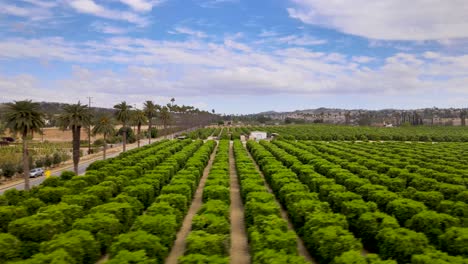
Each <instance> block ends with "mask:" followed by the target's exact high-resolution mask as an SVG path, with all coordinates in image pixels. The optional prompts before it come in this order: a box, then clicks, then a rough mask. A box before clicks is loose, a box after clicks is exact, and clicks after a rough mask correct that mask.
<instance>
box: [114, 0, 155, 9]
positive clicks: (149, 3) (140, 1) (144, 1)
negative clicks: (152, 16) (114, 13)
mask: <svg viewBox="0 0 468 264" xmlns="http://www.w3.org/2000/svg"><path fill="white" fill-rule="evenodd" d="M119 1H120V2H122V3H123V4H126V5H128V6H129V7H131V8H132V9H133V10H135V11H138V12H148V11H151V9H153V6H156V5H159V4H161V3H163V2H164V0H119Z"/></svg>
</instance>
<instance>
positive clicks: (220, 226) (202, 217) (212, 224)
mask: <svg viewBox="0 0 468 264" xmlns="http://www.w3.org/2000/svg"><path fill="white" fill-rule="evenodd" d="M192 230H203V231H205V232H207V233H210V234H229V232H230V230H231V226H230V224H229V221H228V219H226V217H224V216H223V214H221V215H216V214H210V213H203V214H197V215H195V216H194V217H193V220H192Z"/></svg>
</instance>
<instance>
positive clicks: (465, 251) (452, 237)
mask: <svg viewBox="0 0 468 264" xmlns="http://www.w3.org/2000/svg"><path fill="white" fill-rule="evenodd" d="M439 243H440V248H441V249H442V250H444V251H447V252H448V253H449V254H452V255H461V256H464V257H468V246H467V245H468V228H466V227H464V228H462V227H452V228H449V229H448V230H447V231H446V232H445V233H444V234H442V235H440V236H439Z"/></svg>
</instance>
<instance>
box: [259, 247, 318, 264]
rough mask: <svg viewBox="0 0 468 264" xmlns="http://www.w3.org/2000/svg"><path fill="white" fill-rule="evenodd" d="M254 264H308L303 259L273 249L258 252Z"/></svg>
mask: <svg viewBox="0 0 468 264" xmlns="http://www.w3.org/2000/svg"><path fill="white" fill-rule="evenodd" d="M253 263H258V264H283V263H287V264H306V263H309V262H307V261H306V260H305V259H304V258H303V257H301V256H297V255H292V254H285V253H283V252H280V251H274V250H271V249H267V250H263V251H260V252H257V253H256V254H255V256H254V261H253Z"/></svg>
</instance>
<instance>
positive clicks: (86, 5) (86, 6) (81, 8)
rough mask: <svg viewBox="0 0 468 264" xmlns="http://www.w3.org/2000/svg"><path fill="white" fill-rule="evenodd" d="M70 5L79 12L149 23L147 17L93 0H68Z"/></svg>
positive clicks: (145, 24)
mask: <svg viewBox="0 0 468 264" xmlns="http://www.w3.org/2000/svg"><path fill="white" fill-rule="evenodd" d="M68 1H69V2H68V3H69V5H70V6H71V7H72V8H73V9H75V10H76V11H77V12H79V13H83V14H88V15H94V16H97V17H101V18H106V19H112V20H121V21H126V22H129V23H132V24H136V25H138V26H141V27H144V26H147V25H148V24H149V21H148V19H147V18H145V17H142V16H140V15H137V14H135V13H132V12H126V11H119V10H113V9H109V8H106V7H104V6H102V5H98V4H97V3H95V2H94V1H93V0H68Z"/></svg>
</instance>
